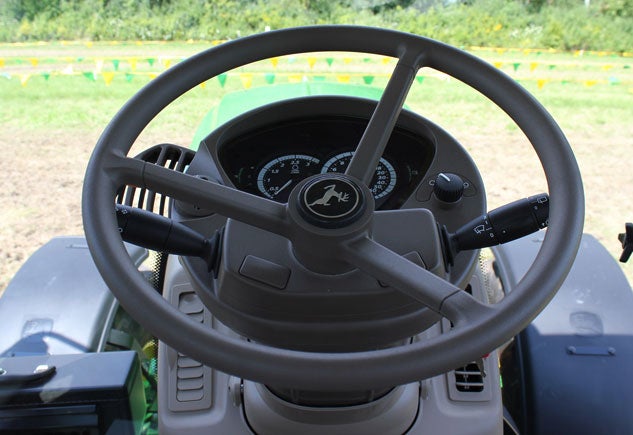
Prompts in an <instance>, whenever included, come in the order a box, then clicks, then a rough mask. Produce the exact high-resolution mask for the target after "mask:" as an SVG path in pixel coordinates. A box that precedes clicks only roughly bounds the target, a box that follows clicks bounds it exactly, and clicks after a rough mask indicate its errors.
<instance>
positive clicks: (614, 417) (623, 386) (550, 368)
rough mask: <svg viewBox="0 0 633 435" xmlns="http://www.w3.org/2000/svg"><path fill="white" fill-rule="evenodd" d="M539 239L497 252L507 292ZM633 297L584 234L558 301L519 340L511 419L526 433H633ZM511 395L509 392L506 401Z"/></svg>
mask: <svg viewBox="0 0 633 435" xmlns="http://www.w3.org/2000/svg"><path fill="white" fill-rule="evenodd" d="M542 240H543V233H537V234H534V235H532V236H528V237H525V238H522V239H519V240H516V241H514V242H511V243H508V244H506V245H501V246H499V247H498V248H495V254H496V257H497V270H498V271H499V272H500V275H501V277H502V280H503V282H504V286H505V287H506V292H507V291H512V288H513V287H514V286H515V285H516V283H517V282H518V281H519V280H520V279H521V278H522V276H523V274H524V273H525V271H526V270H527V268H528V267H529V266H530V264H531V262H532V260H533V258H534V257H535V255H536V254H537V252H538V250H539V249H540V247H541V243H542ZM632 313H633V293H632V292H631V287H630V285H629V284H628V282H627V280H626V278H625V276H624V274H623V273H622V270H621V269H620V267H619V265H618V263H617V262H616V261H615V260H614V259H613V258H612V257H611V255H610V254H609V253H608V252H607V250H606V249H605V248H604V247H603V246H602V245H601V244H600V243H599V242H598V241H597V240H596V239H595V238H594V237H592V236H590V235H587V234H585V235H583V238H582V241H581V245H580V250H579V252H578V256H577V257H576V261H575V263H574V265H573V266H572V269H571V272H570V274H569V276H568V277H567V279H566V280H565V281H564V283H563V285H562V287H561V288H560V290H559V291H558V294H557V295H556V296H555V297H554V299H553V300H552V302H550V304H549V305H548V306H547V307H546V308H545V309H544V310H543V312H541V314H540V315H539V316H538V317H537V318H536V319H535V320H534V321H533V322H532V323H531V324H530V325H529V326H528V327H527V328H526V329H525V330H524V331H523V332H522V333H521V334H519V336H518V337H517V340H516V342H515V346H516V354H515V359H516V362H517V363H518V367H517V368H518V370H517V373H518V375H517V377H516V378H515V379H510V378H506V375H505V374H504V390H512V389H514V390H516V391H514V393H515V397H516V396H519V400H518V401H519V402H520V403H518V404H514V408H515V414H514V415H513V416H514V418H515V419H516V420H517V422H518V423H519V425H520V426H522V427H521V433H526V434H561V433H570V434H571V433H574V434H580V433H583V434H584V433H586V434H631V433H633V413H632V412H631V404H632V403H633V388H631V379H633V316H632V315H631V314H632ZM506 393H512V392H511V391H504V400H505V395H506Z"/></svg>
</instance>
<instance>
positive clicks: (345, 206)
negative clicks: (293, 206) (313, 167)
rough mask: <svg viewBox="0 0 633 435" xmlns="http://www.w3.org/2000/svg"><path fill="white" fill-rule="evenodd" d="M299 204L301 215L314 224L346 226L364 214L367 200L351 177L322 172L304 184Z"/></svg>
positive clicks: (325, 226) (318, 225)
mask: <svg viewBox="0 0 633 435" xmlns="http://www.w3.org/2000/svg"><path fill="white" fill-rule="evenodd" d="M298 205H299V212H300V214H301V216H302V217H303V218H304V219H305V220H306V221H307V222H309V223H311V224H312V225H315V226H317V227H321V228H342V227H345V226H347V225H349V224H351V223H353V222H355V221H356V220H358V219H359V218H360V217H361V216H362V215H363V212H364V211H365V208H366V206H367V201H366V199H365V196H364V195H363V191H362V190H361V189H360V188H359V187H358V185H357V184H356V183H355V182H354V181H353V180H351V179H350V178H349V177H345V176H343V175H332V174H321V175H316V176H315V177H313V178H312V179H311V180H309V181H308V182H307V183H306V184H305V185H304V186H303V187H302V188H301V190H300V191H299V201H298Z"/></svg>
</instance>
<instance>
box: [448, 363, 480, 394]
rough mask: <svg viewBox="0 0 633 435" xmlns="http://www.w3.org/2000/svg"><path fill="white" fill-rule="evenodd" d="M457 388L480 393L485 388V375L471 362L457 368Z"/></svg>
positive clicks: (462, 390)
mask: <svg viewBox="0 0 633 435" xmlns="http://www.w3.org/2000/svg"><path fill="white" fill-rule="evenodd" d="M454 373H455V388H457V391H461V392H464V393H480V392H482V391H483V390H484V377H483V375H482V373H481V370H479V367H478V366H477V363H475V362H471V363H469V364H466V365H465V366H463V367H459V368H457V369H455V371H454Z"/></svg>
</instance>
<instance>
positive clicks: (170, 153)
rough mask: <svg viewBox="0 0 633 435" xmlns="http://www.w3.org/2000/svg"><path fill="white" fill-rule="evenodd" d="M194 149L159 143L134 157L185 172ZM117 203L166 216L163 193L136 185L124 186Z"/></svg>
mask: <svg viewBox="0 0 633 435" xmlns="http://www.w3.org/2000/svg"><path fill="white" fill-rule="evenodd" d="M195 154H196V153H195V151H193V150H190V149H187V148H183V147H181V146H178V145H173V144H160V145H154V146H153V147H151V148H149V149H147V150H145V151H143V152H142V153H140V154H139V155H137V156H136V157H135V158H136V159H139V160H143V161H145V162H148V163H152V164H155V165H159V166H162V167H164V168H167V169H171V170H172V171H176V172H183V173H184V172H186V171H187V168H189V165H190V164H191V161H192V160H193V157H194V156H195ZM116 202H117V203H118V204H124V205H129V206H131V207H137V208H140V209H143V210H147V211H151V212H153V213H157V214H160V215H162V216H168V214H169V203H168V198H167V197H165V196H164V195H162V194H160V193H157V192H154V191H151V190H148V189H144V188H139V187H136V186H125V187H124V188H123V189H121V191H120V192H119V194H118V195H117V199H116Z"/></svg>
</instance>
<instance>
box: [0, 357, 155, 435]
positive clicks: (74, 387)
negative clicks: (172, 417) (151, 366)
mask: <svg viewBox="0 0 633 435" xmlns="http://www.w3.org/2000/svg"><path fill="white" fill-rule="evenodd" d="M42 366H49V367H52V366H55V367H56V371H55V373H54V374H53V375H52V376H50V377H48V378H46V379H45V380H43V381H41V382H40V381H37V382H26V383H24V384H22V385H15V384H14V383H9V384H7V385H3V384H1V383H0V433H18V434H30V433H33V434H34V433H55V434H70V433H73V434H75V433H81V434H101V433H113V434H114V433H116V434H134V433H138V432H139V431H140V429H141V424H142V422H143V417H144V415H145V405H146V404H145V393H144V390H143V383H142V379H141V370H140V363H139V360H138V357H137V355H136V352H133V351H126V352H104V353H87V354H73V355H50V356H45V355H38V356H26V357H11V358H0V367H1V368H2V370H3V371H4V373H5V375H0V379H1V378H2V376H9V375H15V376H19V375H20V374H24V373H28V372H30V373H32V372H33V371H34V370H35V369H36V368H37V367H42ZM0 373H2V371H0Z"/></svg>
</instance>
